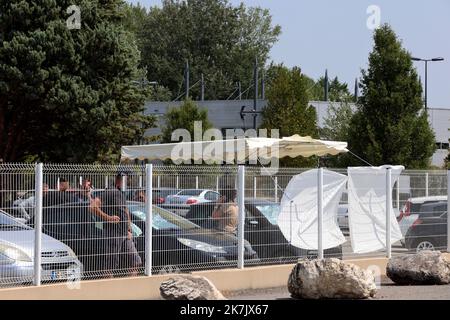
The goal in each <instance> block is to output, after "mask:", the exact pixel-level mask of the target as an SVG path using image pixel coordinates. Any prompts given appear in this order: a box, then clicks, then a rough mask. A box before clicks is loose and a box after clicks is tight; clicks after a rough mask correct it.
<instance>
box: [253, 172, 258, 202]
mask: <svg viewBox="0 0 450 320" xmlns="http://www.w3.org/2000/svg"><path fill="white" fill-rule="evenodd" d="M256 187H257V186H256V176H254V177H253V198H257V196H256V195H257V193H256V190H257V189H256Z"/></svg>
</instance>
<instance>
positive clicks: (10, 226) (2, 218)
mask: <svg viewBox="0 0 450 320" xmlns="http://www.w3.org/2000/svg"><path fill="white" fill-rule="evenodd" d="M0 230H1V231H9V230H31V228H30V227H27V226H26V225H24V224H22V223H20V222H18V221H16V220H15V219H14V218H13V217H11V216H10V215H8V214H6V213H5V212H3V211H0Z"/></svg>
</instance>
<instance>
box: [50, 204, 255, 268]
mask: <svg viewBox="0 0 450 320" xmlns="http://www.w3.org/2000/svg"><path fill="white" fill-rule="evenodd" d="M127 205H128V209H129V212H130V213H131V218H132V228H133V238H134V242H135V244H136V249H137V251H138V253H139V255H140V256H141V259H142V261H145V204H144V203H143V202H136V201H128V202H127ZM88 207H89V205H88V203H80V202H76V203H65V204H61V205H57V206H53V207H49V208H45V209H44V213H43V218H44V222H43V225H44V227H43V229H44V231H45V232H46V233H47V234H49V235H52V236H54V237H55V238H57V239H59V240H61V241H62V242H64V243H65V244H67V245H68V246H70V247H71V248H72V249H73V251H74V252H75V253H76V255H77V256H78V257H79V259H80V260H81V261H82V262H83V264H84V265H85V270H86V275H87V276H89V275H97V273H98V272H99V271H102V270H99V266H100V265H101V262H102V261H101V259H104V256H103V254H104V253H105V248H106V245H107V244H106V241H107V237H105V235H104V232H103V222H102V221H100V220H99V218H98V217H97V216H95V215H93V214H92V213H90V211H89V209H88ZM152 246H153V252H152V261H153V266H154V268H155V269H156V271H157V272H160V271H161V270H167V268H170V267H174V268H176V269H177V270H178V269H179V270H195V269H200V268H202V267H203V268H204V267H208V268H211V267H214V266H229V265H233V264H236V259H237V238H236V237H234V236H230V235H227V234H224V233H217V232H213V231H210V230H205V229H202V228H201V227H199V226H197V225H195V224H193V223H192V222H190V221H188V220H186V219H184V218H182V217H180V216H178V215H176V214H174V213H171V212H168V211H166V210H164V209H162V208H159V207H156V206H153V237H152ZM244 258H245V259H249V260H252V259H257V258H258V257H257V255H256V252H255V251H253V250H247V251H246V252H245V255H244Z"/></svg>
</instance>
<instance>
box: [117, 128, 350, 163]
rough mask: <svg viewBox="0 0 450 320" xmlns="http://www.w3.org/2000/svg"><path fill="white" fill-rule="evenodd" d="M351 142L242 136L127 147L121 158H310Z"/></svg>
mask: <svg viewBox="0 0 450 320" xmlns="http://www.w3.org/2000/svg"><path fill="white" fill-rule="evenodd" d="M347 151H348V150H347V143H346V142H339V141H325V140H317V139H313V138H311V137H301V136H299V135H293V136H290V137H284V138H281V139H276V138H240V139H233V140H214V141H197V142H178V143H166V144H150V145H137V146H123V147H122V154H121V159H122V160H123V161H125V160H134V159H138V160H145V159H147V160H167V159H171V160H172V161H180V160H183V161H186V160H191V159H193V160H204V161H211V162H221V161H223V162H227V163H233V162H235V161H236V160H237V161H245V160H246V159H249V158H250V159H252V158H254V159H256V157H259V158H265V159H270V158H283V157H292V158H293V157H297V156H303V157H310V156H313V155H317V156H323V155H327V154H330V155H336V154H338V153H342V152H347Z"/></svg>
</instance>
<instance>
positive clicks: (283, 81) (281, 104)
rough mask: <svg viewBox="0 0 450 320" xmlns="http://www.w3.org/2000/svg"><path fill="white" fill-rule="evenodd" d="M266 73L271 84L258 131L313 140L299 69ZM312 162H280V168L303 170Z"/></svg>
mask: <svg viewBox="0 0 450 320" xmlns="http://www.w3.org/2000/svg"><path fill="white" fill-rule="evenodd" d="M268 73H269V74H270V79H271V80H270V82H269V83H268V89H267V92H266V95H267V106H266V107H265V108H264V109H263V114H262V117H263V123H262V125H261V128H265V129H268V130H270V129H278V130H279V133H280V137H286V136H291V135H294V134H299V135H301V136H311V137H314V138H317V137H318V132H317V125H316V123H317V122H316V111H315V109H314V108H313V107H310V106H309V104H308V94H307V81H306V78H305V76H304V75H303V74H302V73H301V70H300V68H298V67H294V68H292V69H288V68H286V67H285V66H283V65H273V66H271V68H270V69H269V72H268ZM315 161H316V159H315V158H303V157H298V158H295V159H292V158H284V159H281V160H280V164H281V165H282V166H296V167H307V166H312V165H314V164H315Z"/></svg>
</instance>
